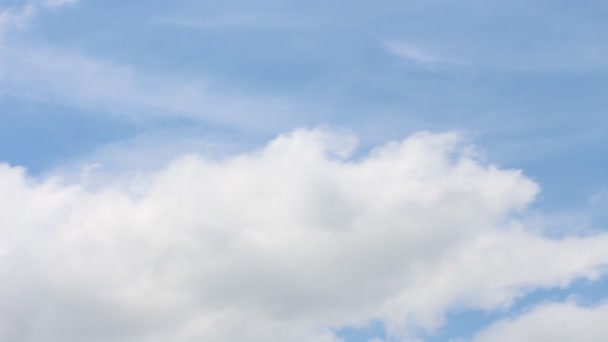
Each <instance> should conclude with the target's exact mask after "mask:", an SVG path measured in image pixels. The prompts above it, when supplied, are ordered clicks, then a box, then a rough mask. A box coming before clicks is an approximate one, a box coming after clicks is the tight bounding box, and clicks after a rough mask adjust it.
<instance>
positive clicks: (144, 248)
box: [0, 130, 608, 341]
mask: <svg viewBox="0 0 608 342" xmlns="http://www.w3.org/2000/svg"><path fill="white" fill-rule="evenodd" d="M354 147H355V140H354V139H353V137H351V136H347V135H346V136H345V135H341V134H336V133H332V132H329V131H325V130H312V131H306V130H300V131H295V132H293V133H290V134H286V135H282V136H279V137H278V138H276V139H275V140H273V141H271V142H270V143H268V144H267V145H266V146H265V147H263V148H261V149H259V150H256V151H254V152H251V153H246V154H240V155H236V156H233V157H230V158H226V159H223V160H210V159H206V158H204V157H202V156H197V155H190V156H184V157H181V158H178V159H176V160H175V161H174V162H172V163H170V164H169V165H167V166H166V167H165V168H164V169H162V170H160V171H157V172H150V173H146V174H141V175H139V176H137V177H135V178H134V177H129V178H128V179H127V178H124V177H116V180H115V181H114V182H109V183H105V184H103V185H101V186H97V187H95V188H91V187H89V186H87V185H86V184H65V183H62V182H61V180H60V179H59V178H57V177H49V178H48V179H44V180H34V179H31V178H29V177H28V176H27V175H26V172H25V171H24V170H23V169H20V168H16V167H11V166H7V165H2V166H0V277H1V278H2V282H0V339H1V340H3V341H82V340H86V341H243V340H247V341H336V340H338V338H337V337H336V336H335V335H334V333H333V331H334V329H337V328H339V327H343V326H346V325H354V326H356V325H359V324H364V323H365V322H367V321H369V320H371V319H380V320H383V321H385V322H386V323H387V325H388V327H389V334H390V335H391V336H393V337H395V338H406V337H408V336H409V337H411V336H412V335H411V333H412V331H413V330H415V329H418V328H421V327H422V328H425V329H428V330H429V331H432V330H433V329H434V328H436V327H438V326H440V325H441V323H442V320H443V316H444V314H445V312H446V310H449V309H450V308H454V307H476V308H485V309H492V308H496V307H500V306H505V305H508V304H509V303H510V301H512V300H513V299H514V298H516V297H517V296H519V295H521V294H522V293H524V292H525V291H527V290H529V289H533V288H536V287H551V286H564V285H567V284H568V282H570V281H571V280H573V279H575V278H577V277H589V278H593V277H597V276H599V275H600V270H601V266H602V265H604V264H606V262H607V261H608V250H607V249H606V248H605V246H606V244H607V243H608V235H597V236H591V237H585V238H575V237H572V238H566V239H562V240H552V239H548V238H545V237H543V236H541V235H538V234H537V233H534V231H532V230H530V229H528V228H527V227H524V226H523V225H522V224H521V223H519V222H518V221H517V219H516V216H517V213H518V212H521V211H522V210H524V209H525V208H526V206H527V205H528V204H529V203H530V202H531V201H532V200H533V198H534V196H535V194H536V193H537V192H538V186H537V185H536V184H535V183H534V182H532V181H531V180H529V179H528V178H526V177H525V176H523V175H522V174H521V172H519V171H517V170H501V169H498V168H496V167H494V166H491V165H486V164H485V163H483V162H480V161H479V160H477V159H476V158H474V157H473V155H472V154H470V153H469V152H468V151H470V149H469V148H468V146H466V145H465V144H463V143H462V141H461V139H460V138H459V136H458V135H457V134H452V133H449V134H429V133H418V134H415V135H413V136H411V137H409V138H407V139H406V140H404V141H402V142H390V143H387V144H385V145H383V146H380V147H378V148H376V149H374V150H372V151H371V152H369V153H368V154H367V155H363V156H359V155H354V156H353V152H354Z"/></svg>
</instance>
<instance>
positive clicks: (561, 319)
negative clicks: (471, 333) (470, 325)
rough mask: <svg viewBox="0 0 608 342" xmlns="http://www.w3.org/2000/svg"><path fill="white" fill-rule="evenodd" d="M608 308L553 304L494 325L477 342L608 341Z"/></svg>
mask: <svg viewBox="0 0 608 342" xmlns="http://www.w3.org/2000/svg"><path fill="white" fill-rule="evenodd" d="M606 317H608V305H606V304H602V305H599V306H596V307H582V306H579V305H577V304H576V303H573V302H567V303H550V304H544V305H541V306H538V307H536V308H534V309H533V310H532V311H530V312H527V313H525V314H523V315H521V316H519V317H515V318H513V319H505V320H502V321H499V322H497V323H494V324H492V325H491V326H490V327H488V328H487V329H485V330H484V331H482V332H481V333H479V334H478V335H477V336H475V339H474V341H475V342H502V341H505V342H507V341H509V342H510V341H521V342H535V341H554V342H570V341H608V327H606Z"/></svg>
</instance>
